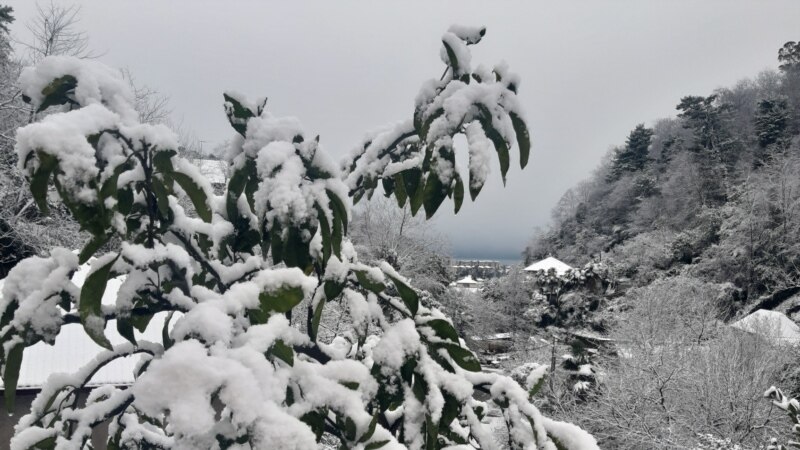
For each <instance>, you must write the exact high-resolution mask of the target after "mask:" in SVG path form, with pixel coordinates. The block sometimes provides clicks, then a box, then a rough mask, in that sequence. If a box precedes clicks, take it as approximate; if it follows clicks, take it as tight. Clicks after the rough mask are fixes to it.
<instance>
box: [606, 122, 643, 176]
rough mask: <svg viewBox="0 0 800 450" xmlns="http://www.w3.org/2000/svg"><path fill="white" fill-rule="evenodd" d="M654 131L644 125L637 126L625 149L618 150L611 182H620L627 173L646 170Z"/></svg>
mask: <svg viewBox="0 0 800 450" xmlns="http://www.w3.org/2000/svg"><path fill="white" fill-rule="evenodd" d="M652 137H653V130H652V129H650V128H645V126H644V124H643V123H640V124H639V125H636V128H634V129H633V131H631V133H630V134H629V135H628V138H627V139H626V140H625V147H622V148H621V149H618V150H617V152H616V153H615V155H614V160H613V162H612V163H611V173H610V177H609V179H610V180H611V181H613V180H618V179H619V178H620V177H621V176H622V175H624V174H626V173H633V172H639V171H642V170H644V168H645V167H646V166H647V162H648V151H649V149H650V140H651V139H652Z"/></svg>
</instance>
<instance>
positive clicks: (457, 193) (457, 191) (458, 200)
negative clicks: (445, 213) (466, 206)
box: [453, 174, 464, 214]
mask: <svg viewBox="0 0 800 450" xmlns="http://www.w3.org/2000/svg"><path fill="white" fill-rule="evenodd" d="M463 203H464V181H463V180H462V179H461V175H458V174H456V185H455V187H454V188H453V205H454V208H455V214H458V211H459V210H460V209H461V205H462V204H463Z"/></svg>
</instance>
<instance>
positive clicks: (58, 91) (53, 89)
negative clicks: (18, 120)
mask: <svg viewBox="0 0 800 450" xmlns="http://www.w3.org/2000/svg"><path fill="white" fill-rule="evenodd" d="M77 85H78V80H77V79H76V78H75V77H73V76H72V75H64V76H62V77H59V78H56V79H55V80H53V81H51V82H50V84H48V85H47V86H45V88H44V89H42V96H43V97H44V99H43V100H42V103H41V104H40V105H39V108H37V109H36V112H37V113H39V112H42V111H44V110H45V109H47V108H49V107H51V106H57V105H63V104H65V103H75V102H74V101H73V100H70V99H69V98H68V97H67V94H68V93H69V92H70V91H72V90H73V89H75V87H76V86H77Z"/></svg>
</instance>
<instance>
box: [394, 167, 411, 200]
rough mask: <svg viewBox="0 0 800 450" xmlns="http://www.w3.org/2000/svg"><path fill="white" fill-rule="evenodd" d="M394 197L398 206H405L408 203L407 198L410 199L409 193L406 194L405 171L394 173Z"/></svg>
mask: <svg viewBox="0 0 800 450" xmlns="http://www.w3.org/2000/svg"><path fill="white" fill-rule="evenodd" d="M394 185H395V189H394V198H396V199H397V206H399V207H401V208H402V207H404V206H405V205H406V200H407V199H408V194H406V183H405V180H403V172H399V173H396V174H395V175H394Z"/></svg>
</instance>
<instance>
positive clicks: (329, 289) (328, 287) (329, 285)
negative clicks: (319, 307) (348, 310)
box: [324, 280, 344, 300]
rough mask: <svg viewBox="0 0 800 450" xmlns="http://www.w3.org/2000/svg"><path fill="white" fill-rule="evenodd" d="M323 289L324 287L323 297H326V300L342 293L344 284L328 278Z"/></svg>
mask: <svg viewBox="0 0 800 450" xmlns="http://www.w3.org/2000/svg"><path fill="white" fill-rule="evenodd" d="M324 289H325V298H327V299H328V300H333V299H335V298H336V297H338V296H339V294H341V293H342V291H343V290H344V284H343V283H337V282H335V281H330V280H328V281H326V282H325V288H324Z"/></svg>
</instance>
